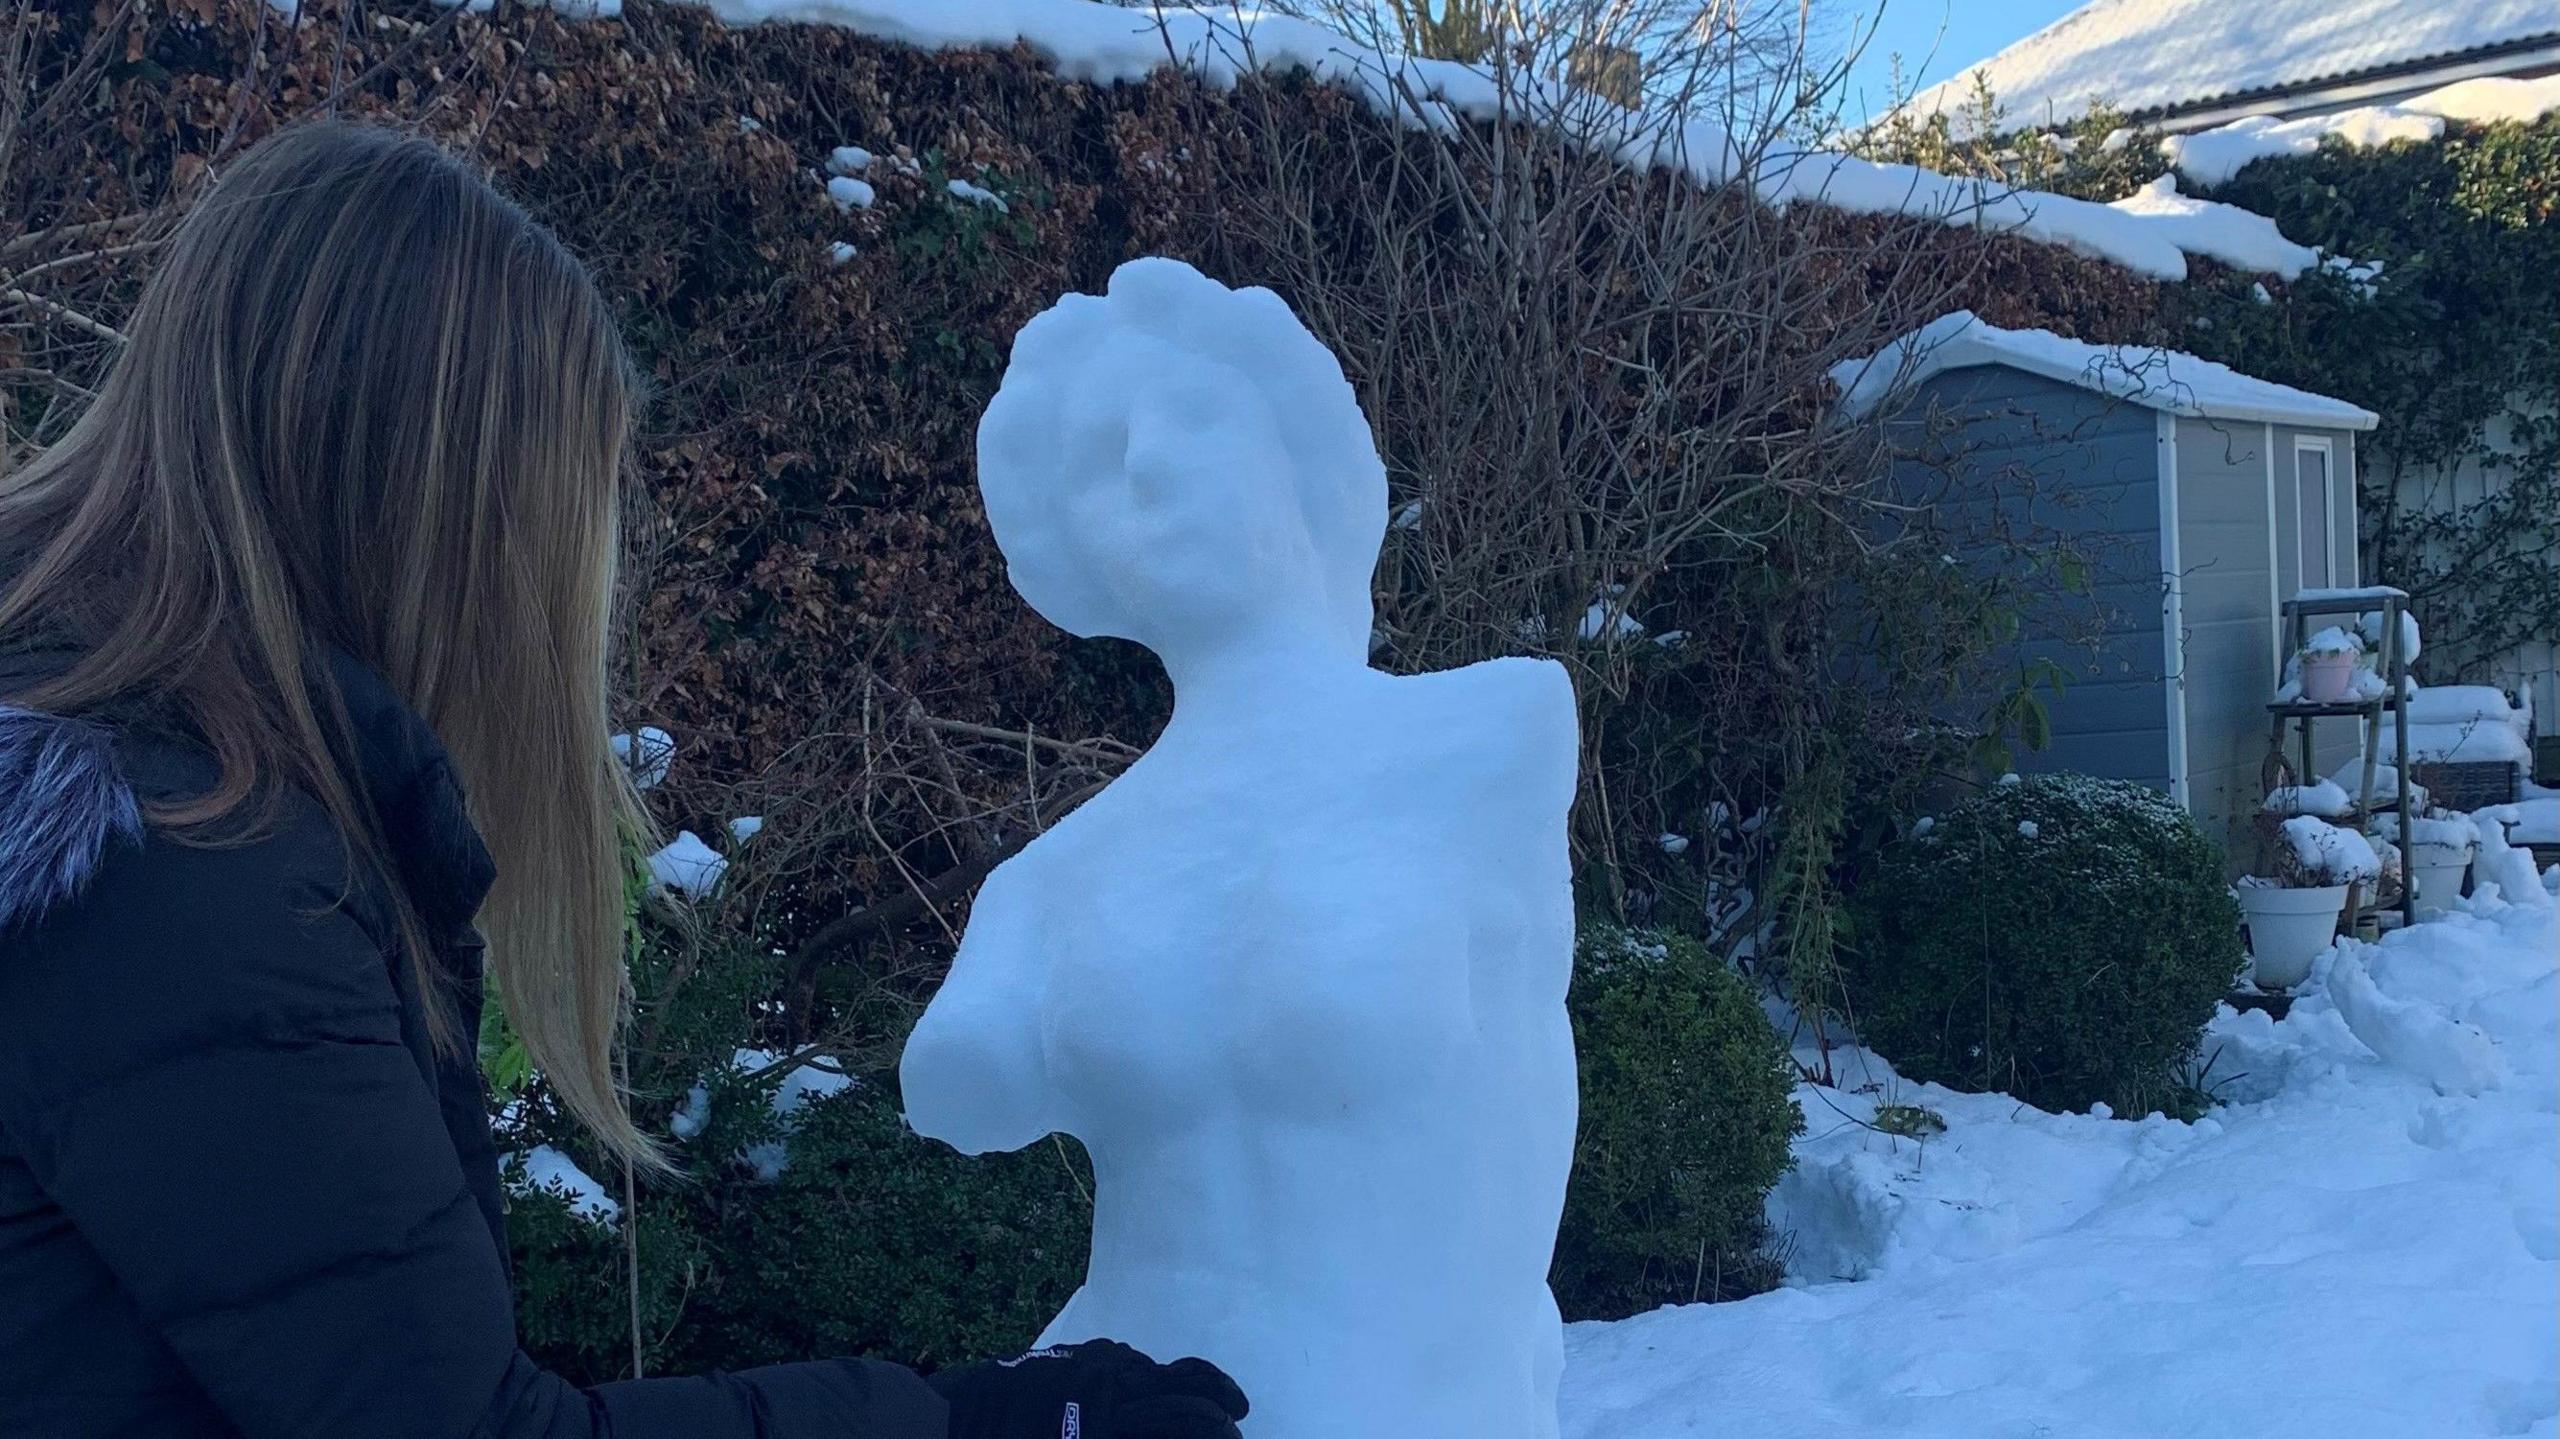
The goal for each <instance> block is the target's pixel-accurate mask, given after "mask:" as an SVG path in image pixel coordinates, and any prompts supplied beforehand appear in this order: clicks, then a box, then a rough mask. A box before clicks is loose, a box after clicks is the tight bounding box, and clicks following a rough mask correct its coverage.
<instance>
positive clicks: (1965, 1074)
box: [1841, 775, 2242, 1114]
mask: <svg viewBox="0 0 2560 1439" xmlns="http://www.w3.org/2000/svg"><path fill="white" fill-rule="evenodd" d="M1853 922H1854V937H1853V940H1852V942H1851V943H1850V944H1849V945H1847V946H1845V947H1844V949H1843V951H1842V965H1841V976H1842V980H1843V983H1844V985H1845V988H1846V990H1847V994H1848V998H1849V1008H1850V1018H1851V1020H1852V1022H1853V1023H1855V1024H1856V1025H1857V1026H1858V1032H1859V1034H1860V1036H1861V1037H1862V1038H1863V1039H1864V1040H1865V1041H1866V1042H1867V1044H1868V1045H1870V1046H1871V1047H1873V1048H1874V1049H1875V1050H1877V1051H1878V1052H1879V1053H1881V1054H1883V1055H1884V1056H1885V1057H1886V1058H1887V1059H1890V1060H1891V1061H1893V1063H1894V1066H1895V1067H1896V1068H1897V1069H1899V1070H1901V1072H1902V1073H1903V1074H1905V1075H1907V1076H1909V1077H1911V1078H1913V1079H1920V1080H1930V1081H1934V1082H1936V1083H1940V1084H1945V1085H1948V1086H1949V1087H1951V1088H1958V1089H1968V1090H1998V1091H2004V1092H2006V1093H2010V1094H2014V1095H2016V1096H2018V1097H2019V1098H2021V1099H2024V1100H2026V1101H2027V1102H2029V1103H2031V1104H2035V1105H2039V1106H2041V1107H2044V1108H2048V1109H2074V1110H2076V1109H2086V1108H2088V1107H2090V1106H2092V1105H2096V1104H2101V1103H2104V1104H2107V1105H2110V1106H2112V1107H2113V1108H2114V1109H2115V1110H2116V1111H2117V1112H2119V1113H2124V1114H2143V1113H2147V1112H2149V1111H2150V1110H2153V1109H2180V1110H2184V1109H2187V1108H2190V1107H2191V1098H2190V1097H2191V1096H2192V1094H2193V1092H2194V1091H2193V1088H2192V1086H2189V1085H2186V1084H2183V1083H2181V1082H2180V1076H2181V1074H2182V1073H2184V1072H2185V1070H2186V1068H2187V1067H2188V1066H2190V1065H2191V1063H2192V1061H2193V1060H2194V1058H2195V1054H2196V1048H2197V1042H2198V1038H2199V1036H2200V1035H2201V1034H2202V1032H2203V1029H2204V1025H2205V1021H2206V1020H2208V1019H2210V1018H2211V1017H2212V1015H2213V1008H2214V1005H2215V1004H2216V1003H2217V1002H2218V1001H2219V1000H2220V999H2221V998H2222V997H2223V996H2224V995H2225V994H2227V993H2228V992H2229V991H2230V988H2231V984H2232V982H2233V981H2234V980H2235V979H2236V978H2237V977H2238V975H2239V972H2240V966H2241V962H2242V953H2241V947H2240V916H2239V910H2238V906H2237V905H2236V904H2235V903H2234V902H2233V901H2232V898H2231V894H2230V890H2229V888H2228V886H2227V885H2226V883H2225V882H2224V879H2223V868H2222V854H2221V851H2220V850H2219V849H2218V848H2217V847H2216V846H2215V845H2214V843H2213V842H2212V841H2211V840H2210V839H2208V838H2207V837H2206V836H2205V834H2204V832H2203V831H2202V830H2201V829H2199V828H2198V827H2197V825H2196V823H2195V821H2194V820H2193V819H2191V818H2189V817H2188V815H2187V813H2186V811H2185V810H2184V809H2182V808H2180V807H2179V806H2177V805H2176V804H2174V803H2172V802H2171V801H2170V800H2169V799H2168V798H2167V797H2166V796H2164V795H2162V794H2160V793H2158V792H2157V791H2155V790H2151V789H2147V788H2144V787H2143V786H2140V785H2136V784H2131V783H2127V782H2124V781H2120V780H2102V779H2093V778H2090V777H2088V776H2085V775H2047V776H2037V777H2031V778H2028V779H2025V780H2013V781H2010V782H2006V783H2003V784H2000V785H1996V786H1994V787H1993V788H1991V789H1989V790H1988V791H1985V792H1984V793H1982V794H1981V795H1979V796H1977V797H1975V798H1973V799H1971V800H1968V801H1966V802H1965V803H1963V804H1961V805H1958V806H1957V807H1956V808H1955V809H1954V810H1953V811H1952V812H1951V813H1949V814H1948V815H1946V816H1945V817H1944V818H1943V819H1940V820H1938V821H1937V822H1936V823H1935V824H1934V825H1932V826H1930V827H1928V828H1927V829H1926V830H1925V832H1923V833H1921V834H1920V835H1918V836H1917V837H1915V838H1913V839H1910V840H1907V841H1905V842H1903V843H1902V844H1899V845H1897V846H1895V847H1894V848H1892V849H1891V850H1889V851H1887V852H1886V854H1885V856H1884V860H1883V863H1882V864H1881V865H1880V866H1879V867H1878V869H1877V872H1876V874H1875V876H1874V877H1873V878H1872V880H1870V881H1869V882H1868V883H1867V884H1865V885H1863V886H1862V887H1861V888H1860V890H1859V891H1858V893H1857V894H1856V895H1855V896H1854V898H1853Z"/></svg>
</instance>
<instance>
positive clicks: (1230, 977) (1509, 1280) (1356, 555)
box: [902, 260, 1577, 1439]
mask: <svg viewBox="0 0 2560 1439" xmlns="http://www.w3.org/2000/svg"><path fill="white" fill-rule="evenodd" d="M978 465H979V485H980V488H981V489H982V490H983V491H984V493H985V497H986V506H987V516H988V519H989V521H990V522H991V523H992V524H993V526H994V529H995V533H996V539H997V541H998V543H999V544H1001V545H1002V547H1003V550H1004V554H1005V558H1006V561H1007V563H1008V565H1009V567H1010V569H1011V573H1012V577H1013V582H1014V585H1015V587H1016V588H1017V589H1019V590H1020V591H1021V592H1022V594H1023V597H1024V598H1025V599H1027V600H1029V601H1030V602H1031V604H1032V605H1033V607H1034V608H1036V609H1038V610H1039V612H1040V613H1041V614H1043V615H1045V616H1047V617H1048V618H1049V619H1050V620H1052V621H1054V622H1056V623H1057V624H1058V625H1060V626H1061V627H1063V628H1065V629H1068V630H1070V631H1073V632H1074V633H1077V634H1081V635H1116V636H1120V637H1122V638H1126V639H1131V640H1135V641H1137V642H1139V643H1141V644H1144V645H1146V646H1147V647H1149V648H1150V649H1153V650H1154V651H1155V652H1156V653H1157V654H1158V655H1160V656H1161V657H1162V658H1163V660H1164V662H1165V666H1166V669H1167V670H1168V671H1169V672H1170V674H1171V675H1172V677H1173V681H1174V686H1175V695H1176V698H1175V707H1174V714H1173V718H1172V721H1171V722H1170V723H1169V724H1168V725H1167V727H1166V729H1165V732H1164V735H1163V737H1162V738H1161V739H1159V740H1158V741H1157V743H1156V745H1155V747H1154V748H1153V749H1151V750H1149V751H1148V752H1147V754H1146V755H1145V756H1144V757H1143V758H1141V759H1140V760H1139V761H1138V762H1137V763H1136V764H1134V765H1132V766H1131V767H1130V769H1129V770H1128V772H1127V773H1126V774H1124V775H1123V776H1122V777H1121V778H1120V779H1119V780H1117V781H1116V782H1115V783H1113V784H1112V785H1111V787H1110V788H1109V789H1107V790H1105V791H1104V792H1103V793H1102V794H1101V795H1099V796H1097V797H1095V798H1094V799H1093V800H1091V801H1090V802H1088V803H1087V804H1086V805H1085V806H1084V807H1083V808H1081V809H1079V810H1077V811H1076V812H1075V813H1073V814H1072V815H1069V816H1068V817H1067V818H1066V819H1065V820H1064V821H1062V822H1061V823H1059V824H1058V825H1057V826H1056V827H1055V828H1053V829H1051V830H1050V831H1049V832H1048V833H1046V834H1044V835H1042V836H1041V837H1040V838H1039V839H1038V840H1037V841H1035V842H1034V843H1033V844H1032V845H1030V846H1029V847H1028V848H1027V849H1025V850H1024V851H1023V852H1022V853H1021V854H1020V855H1018V856H1016V857H1015V858H1014V859H1012V860H1011V861H1010V862H1008V863H1007V864H1005V865H1004V866H1003V867H1002V868H1000V869H998V870H997V871H996V872H995V874H994V875H993V876H992V877H990V878H989V879H988V881H987V883H986V886H985V888H984V889H983V891H982V892H981V893H980V895H979V898H978V902H977V906H976V909H975V911H974V912H973V913H972V915H971V916H970V921H969V928H968V933H967V935H966V936H965V938H964V939H963V941H962V944H961V947H960V953H959V956H958V959H957V960H956V962H955V963H954V965H953V967H952V971H951V977H950V979H949V980H948V981H947V982H946V983H945V984H944V986H943V989H942V991H941V993H940V994H939V995H938V996H936V998H935V1000H934V1002H933V1004H932V1006H931V1007H930V1008H929V1009H928V1010H927V1011H926V1013H925V1016H924V1019H923V1021H922V1023H920V1024H919V1025H918V1026H917V1029H916V1032H915V1035H914V1037H913V1038H912V1039H911V1040H910V1041H909V1043H908V1046H907V1051H906V1055H905V1059H904V1063H903V1069H902V1074H903V1081H904V1088H905V1094H906V1103H907V1110H908V1117H909V1119H910V1121H911V1122H912V1123H913V1124H914V1125H915V1127H916V1128H917V1129H918V1130H919V1131H920V1132H922V1133H924V1134H928V1135H933V1136H937V1137H940V1138H942V1139H945V1140H947V1141H949V1142H950V1143H952V1144H954V1145H956V1146H957V1147H959V1148H961V1149H963V1150H966V1151H969V1152H972V1153H979V1152H984V1151H987V1150H994V1149H1013V1148H1019V1147H1021V1146H1023V1145H1026V1144H1029V1143H1032V1142H1033V1141H1035V1140H1038V1139H1040V1138H1041V1137H1042V1136H1044V1135H1047V1134H1049V1133H1050V1132H1052V1131H1063V1132H1066V1133H1069V1134H1073V1135H1075V1136H1076V1137H1077V1138H1078V1139H1080V1140H1082V1141H1083V1142H1084V1144H1085V1147H1086V1149H1087V1150H1088V1151H1090V1153H1091V1154H1092V1156H1093V1163H1094V1172H1095V1180H1096V1193H1095V1205H1094V1235H1093V1255H1092V1260H1091V1265H1090V1268H1089V1271H1088V1275H1087V1278H1086V1282H1085V1285H1084V1287H1083V1288H1082V1289H1081V1290H1080V1291H1079V1292H1078V1293H1077V1294H1076V1296H1075V1298H1074V1299H1073V1300H1072V1301H1070V1302H1069V1304H1068V1305H1067V1307H1066V1309H1065V1310H1064V1311H1063V1312H1062V1313H1060V1314H1059V1315H1058V1317H1057V1319H1056V1320H1055V1321H1054V1322H1053V1323H1052V1324H1051V1325H1050V1327H1049V1330H1048V1332H1047V1333H1046V1334H1045V1335H1043V1336H1042V1338H1043V1342H1049V1343H1062V1342H1071V1341H1075V1340H1081V1339H1088V1338H1095V1337H1102V1336H1108V1337H1111V1338H1116V1339H1122V1340H1126V1341H1127V1342H1129V1343H1132V1344H1135V1345H1137V1346H1139V1347H1140V1348H1142V1349H1145V1350H1147V1351H1149V1352H1151V1353H1154V1354H1157V1355H1159V1356H1163V1357H1172V1356H1176V1355H1181V1354H1201V1355H1205V1356H1207V1357H1208V1358H1210V1359H1212V1360H1215V1361H1216V1362H1217V1363H1219V1364H1220V1365H1222V1366H1224V1367H1226V1368H1227V1369H1228V1370H1229V1371H1230V1372H1232V1373H1234V1374H1235V1375H1236V1376H1237V1378H1238V1379H1239V1380H1240V1381H1241V1382H1242V1383H1243V1384H1244V1386H1245V1388H1246V1390H1247V1392H1248V1393H1250V1394H1251V1396H1252V1398H1253V1402H1254V1417H1253V1418H1252V1419H1251V1420H1249V1421H1248V1422H1247V1424H1246V1431H1247V1433H1248V1434H1249V1435H1251V1436H1253V1439H1373V1436H1374V1439H1443V1436H1445V1439H1458V1436H1467V1439H1549V1436H1552V1435H1554V1434H1555V1432H1556V1403H1555V1399H1556V1379H1557V1374H1558V1371H1559V1369H1560V1367H1561V1364H1562V1357H1561V1339H1562V1334H1561V1326H1560V1325H1559V1323H1558V1320H1557V1316H1556V1309H1555V1303H1554V1300H1553V1299H1552V1298H1551V1297H1550V1296H1549V1294H1548V1292H1547V1287H1546V1273H1547V1266H1548V1261H1549V1258H1550V1254H1551V1252H1552V1250H1553V1247H1554V1243H1555V1230H1556V1221H1557V1216H1558V1214H1559V1212H1560V1211H1561V1209H1562V1207H1563V1202H1564V1186H1565V1174H1566V1170H1567V1168H1568V1167H1569V1165H1570V1163H1571V1157H1572V1149H1573V1126H1574V1108H1575V1084H1574V1061H1573V1040H1572V1030H1571V1028H1570V1026H1569V1025H1568V1023H1567V1021H1566V1018H1565V1009H1564V996H1565V984H1566V980H1567V978H1568V975H1569V972H1570V968H1571V952H1572V943H1573V933H1572V930H1573V915H1572V904H1571V896H1570V892H1569V877H1568V873H1567V861H1566V853H1565V815H1566V810H1567V809H1568V807H1569V806H1570V804H1571V802H1572V798H1573V785H1574V763H1575V755H1576V750H1577V741H1576V736H1575V729H1574V705H1573V696H1572V692H1571V689H1570V687H1569V685H1568V683H1567V681H1566V679H1565V677H1564V674H1563V671H1562V670H1561V669H1560V668H1559V667H1557V666H1555V665H1553V664H1550V663H1546V662H1542V661H1530V660H1497V661H1493V662H1490V663H1486V664H1480V665H1473V666H1470V667H1468V668H1465V669H1461V670H1455V671H1451V672H1447V673H1442V674H1433V675H1422V676H1415V677H1404V678H1398V677H1392V676H1388V675H1385V674H1381V673H1379V672H1378V671H1375V670H1372V669H1370V668H1369V667H1368V664H1367V656H1368V648H1369V634H1370V625H1371V612H1370V598H1369V579H1370V573H1371V570H1372V569H1373V568H1374V566H1375V564H1376V560H1377V553H1378V546H1379V543H1380V541H1381V539H1382V538H1383V536H1384V533H1385V524H1386V482H1385V474H1384V470H1383V468H1382V467H1381V465H1380V464H1379V461H1378V456H1377V452H1376V449H1375V447H1374V446H1373V445H1372V444H1371V442H1370V438H1369V430H1368V425H1367V422H1366V421H1365V420H1364V419H1363V418H1362V417H1361V414H1360V409H1359V405H1358V402H1357V401H1356V399H1355V398H1354V396H1353V394H1352V391H1351V387H1350V386H1349V384H1347V383H1346V382H1345V381H1344V379H1343V376H1342V371H1341V367H1340V366H1339V365H1338V364H1337V363H1336V362H1335V361H1334V358H1333V356H1332V355H1331V354H1330V353H1329V352H1327V351H1326V350H1325V348H1324V347H1323V346H1322V345H1321V344H1319V343H1318V342H1317V341H1316V339H1315V338H1314V336H1312V335H1310V334H1308V333H1307V331H1306V330H1305V328H1304V327H1303V326H1301V325H1300V324H1299V323H1298V321H1297V319H1296V317H1295V316H1293V315H1291V314H1290V312H1289V309H1288V307H1287V306H1286V305H1284V304H1283V303H1282V302H1281V301H1280V300H1279V298H1278V297H1276V296H1274V295H1272V294H1271V293H1270V292H1268V291H1266V290H1229V289H1227V288H1225V287H1224V286H1222V285H1219V284H1217V283H1216V282H1214V281H1212V280H1209V279H1206V278H1204V277H1202V276H1201V275H1200V274H1198V273H1197V272H1195V271H1193V270H1192V269H1191V268H1190V267H1188V266H1185V265H1182V264H1178V263H1176V262H1173V261H1169V260H1139V261H1134V262H1132V263H1130V264H1128V265H1125V266H1123V267H1121V269H1120V270H1119V272H1118V273H1117V274H1115V275H1114V276H1113V277H1112V280H1111V285H1110V290H1109V293H1108V294H1107V295H1105V296H1101V297H1095V296H1086V295H1071V296H1069V297H1067V298H1066V299H1064V300H1062V301H1061V302H1060V303H1059V304H1058V305H1057V306H1056V307H1055V308H1053V309H1051V310H1049V311H1048V312H1046V313H1045V314H1042V315H1041V316H1040V317H1039V318H1037V319H1035V320H1033V321H1032V322H1031V323H1030V325H1029V326H1027V327H1026V328H1025V329H1024V330H1023V332H1022V334H1021V336H1020V337H1019V338H1018V339H1017V340H1016V341H1015V344H1014V350H1013V359H1012V364H1011V366H1010V367H1009V368H1008V369H1007V371H1006V372H1005V379H1004V384H1003V387H1002V388H1001V390H1000V391H999V392H998V393H997V395H996V398H995V400H994V401H993V403H991V404H990V405H989V406H988V409H987V413H986V416H985V418H984V420H983V421H982V423H981V424H980V426H979V429H978Z"/></svg>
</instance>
